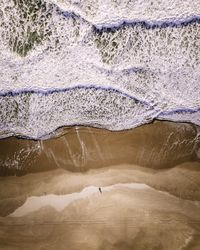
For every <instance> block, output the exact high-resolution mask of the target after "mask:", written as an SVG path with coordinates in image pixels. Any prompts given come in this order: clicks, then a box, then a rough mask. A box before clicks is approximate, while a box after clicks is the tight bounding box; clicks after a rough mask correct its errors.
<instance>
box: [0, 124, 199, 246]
mask: <svg viewBox="0 0 200 250" xmlns="http://www.w3.org/2000/svg"><path fill="white" fill-rule="evenodd" d="M59 133H61V134H62V136H60V137H57V138H52V139H49V140H46V141H29V140H22V139H17V138H9V139H5V140H1V141H0V146H1V147H0V149H1V151H0V152H1V157H0V159H1V164H2V165H1V170H2V173H1V175H2V176H1V177H0V249H2V250H23V249H24V250H27V249H30V250H36V249H37V250H47V249H48V250H57V249H59V250H66V249H67V250H177V249H183V250H187V249H188V250H199V249H200V161H199V158H198V152H199V137H198V128H197V127H195V126H193V125H190V124H174V123H170V122H155V123H153V124H150V125H145V126H142V127H139V128H137V129H134V130H128V131H123V132H117V133H115V132H109V131H106V130H99V129H92V128H71V129H67V128H65V129H62V131H59ZM9 164H10V165H9ZM9 170H10V171H9ZM44 170H48V171H44ZM10 174H14V175H20V174H23V175H22V176H6V175H10ZM99 188H101V192H100V190H99Z"/></svg>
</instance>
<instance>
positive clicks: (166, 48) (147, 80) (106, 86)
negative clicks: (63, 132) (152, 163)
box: [0, 0, 200, 138]
mask: <svg viewBox="0 0 200 250" xmlns="http://www.w3.org/2000/svg"><path fill="white" fill-rule="evenodd" d="M0 35H1V40H0V135H1V137H6V136H10V135H23V136H27V137H32V138H42V137H44V136H46V135H48V134H50V133H51V132H53V131H54V130H55V129H57V128H58V127H61V126H69V125H90V126H95V127H103V128H107V129H110V130H122V129H128V128H132V127H136V126H138V125H141V124H144V123H147V122H150V121H152V120H153V119H155V118H157V119H167V120H173V121H188V122H193V123H195V124H197V125H200V1H199V0H193V1H191V0H188V1H180V0H174V1H164V0H162V1H158V0H152V1H144V0H138V1H134V0H121V1H120V0H110V1H107V0H106V1H105V0H99V1H91V0H90V1H89V0H85V1H83V0H73V1H72V0H71V1H67V0H57V1H56V0H46V1H41V0H28V1H27V0H26V1H25V0H10V1H7V0H0Z"/></svg>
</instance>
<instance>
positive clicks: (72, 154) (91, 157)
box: [0, 121, 200, 176]
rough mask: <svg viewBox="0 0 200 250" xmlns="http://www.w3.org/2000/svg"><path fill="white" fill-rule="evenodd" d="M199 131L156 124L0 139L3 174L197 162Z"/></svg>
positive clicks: (175, 125)
mask: <svg viewBox="0 0 200 250" xmlns="http://www.w3.org/2000/svg"><path fill="white" fill-rule="evenodd" d="M198 130H199V127H197V126H194V125H192V124H186V123H173V122H161V121H156V122H154V123H152V124H148V125H144V126H141V127H138V128H135V129H131V130H126V131H121V132H111V131H107V130H103V129H95V128H89V127H72V128H63V129H60V131H57V132H56V133H55V135H57V136H58V134H59V133H60V134H61V135H62V136H60V137H59V136H58V137H57V138H52V139H48V140H43V141H33V140H24V139H17V138H13V137H11V138H8V139H3V140H0V166H1V171H0V175H2V176H5V175H15V174H17V175H22V174H26V173H31V172H40V171H45V170H51V169H56V168H64V169H66V170H70V171H73V172H84V171H86V170H88V169H91V168H101V167H106V166H110V165H116V164H117V165H118V164H136V165H139V166H144V167H149V168H154V169H164V168H169V167H172V166H175V165H177V164H180V163H183V162H185V161H196V160H199V159H198V157H197V151H198V150H199V148H200V139H199V136H198V133H199V132H198ZM199 134H200V133H199ZM199 158H200V157H199Z"/></svg>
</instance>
